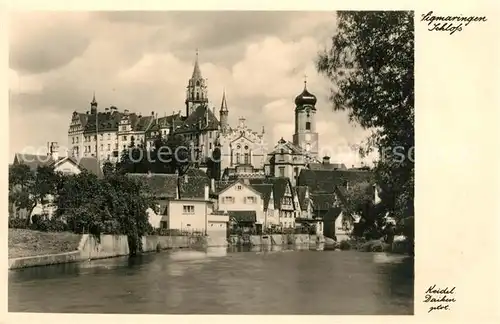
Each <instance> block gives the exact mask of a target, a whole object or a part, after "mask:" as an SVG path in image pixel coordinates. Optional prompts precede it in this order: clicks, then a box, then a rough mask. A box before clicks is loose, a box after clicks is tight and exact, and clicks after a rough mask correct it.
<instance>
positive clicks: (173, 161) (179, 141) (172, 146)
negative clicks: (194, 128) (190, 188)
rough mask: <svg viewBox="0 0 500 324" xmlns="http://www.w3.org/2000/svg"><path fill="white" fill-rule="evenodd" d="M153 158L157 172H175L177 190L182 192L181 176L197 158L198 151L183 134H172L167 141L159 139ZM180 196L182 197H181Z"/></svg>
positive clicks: (156, 142)
mask: <svg viewBox="0 0 500 324" xmlns="http://www.w3.org/2000/svg"><path fill="white" fill-rule="evenodd" d="M153 160H154V164H155V167H154V168H153V169H154V170H155V172H157V173H171V174H173V173H175V174H177V175H178V177H177V192H178V193H179V195H180V194H181V190H180V189H181V178H182V176H184V175H185V174H186V173H187V171H188V170H189V168H190V167H192V165H193V163H194V161H195V160H196V151H195V148H194V146H193V145H192V144H190V143H189V142H187V141H186V140H185V139H184V137H183V136H182V135H179V134H172V135H170V136H169V137H168V139H167V140H166V141H165V140H163V139H157V140H156V141H155V149H154V152H153ZM179 198H180V197H179Z"/></svg>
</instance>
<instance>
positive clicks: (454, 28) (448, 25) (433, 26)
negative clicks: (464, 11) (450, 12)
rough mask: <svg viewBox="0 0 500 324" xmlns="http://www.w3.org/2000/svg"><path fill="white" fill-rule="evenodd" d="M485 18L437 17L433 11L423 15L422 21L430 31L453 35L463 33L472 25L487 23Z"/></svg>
mask: <svg viewBox="0 0 500 324" xmlns="http://www.w3.org/2000/svg"><path fill="white" fill-rule="evenodd" d="M487 20H488V19H486V17H485V16H482V17H479V16H462V15H458V16H436V15H434V12H433V11H429V12H428V13H426V14H422V19H420V21H425V22H427V25H428V26H429V28H428V30H429V31H441V32H449V33H450V35H453V34H454V33H455V32H461V31H462V30H463V29H464V28H465V27H467V26H469V24H470V23H482V22H486V21H487Z"/></svg>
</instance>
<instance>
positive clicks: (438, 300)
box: [424, 285, 456, 313]
mask: <svg viewBox="0 0 500 324" xmlns="http://www.w3.org/2000/svg"><path fill="white" fill-rule="evenodd" d="M455 288H456V287H453V288H449V287H444V288H439V287H437V286H436V285H433V286H430V287H429V289H427V291H426V292H425V298H424V303H427V304H428V305H429V311H428V313H430V312H432V311H448V310H450V309H451V307H450V305H451V304H453V303H455V302H456V300H455V298H454V295H455Z"/></svg>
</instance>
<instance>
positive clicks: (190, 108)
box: [185, 50, 208, 117]
mask: <svg viewBox="0 0 500 324" xmlns="http://www.w3.org/2000/svg"><path fill="white" fill-rule="evenodd" d="M185 103H186V117H187V116H189V115H191V114H192V113H193V112H194V111H195V110H196V109H197V108H198V107H199V106H201V105H206V104H208V97H207V86H206V80H205V79H203V77H202V76H201V70H200V64H199V61H198V50H196V59H195V62H194V68H193V74H192V76H191V79H189V82H188V86H187V90H186V101H185Z"/></svg>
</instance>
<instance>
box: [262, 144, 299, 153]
mask: <svg viewBox="0 0 500 324" xmlns="http://www.w3.org/2000/svg"><path fill="white" fill-rule="evenodd" d="M281 150H284V151H285V153H288V154H302V153H303V151H302V150H301V149H300V147H297V146H295V145H294V144H293V143H292V142H290V141H280V142H278V144H277V145H276V146H275V147H274V149H273V151H272V152H271V153H269V154H270V155H275V154H281Z"/></svg>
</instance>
